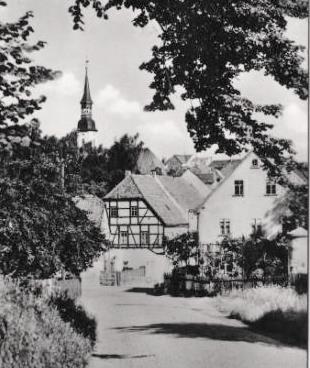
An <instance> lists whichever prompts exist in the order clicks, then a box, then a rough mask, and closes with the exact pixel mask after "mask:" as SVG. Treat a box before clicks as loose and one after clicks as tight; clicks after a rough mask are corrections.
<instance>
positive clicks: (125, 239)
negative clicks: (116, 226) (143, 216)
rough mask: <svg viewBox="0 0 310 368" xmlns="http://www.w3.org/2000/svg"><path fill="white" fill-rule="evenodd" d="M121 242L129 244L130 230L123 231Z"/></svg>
mask: <svg viewBox="0 0 310 368" xmlns="http://www.w3.org/2000/svg"><path fill="white" fill-rule="evenodd" d="M120 243H121V244H127V243H128V232H127V231H121V234H120Z"/></svg>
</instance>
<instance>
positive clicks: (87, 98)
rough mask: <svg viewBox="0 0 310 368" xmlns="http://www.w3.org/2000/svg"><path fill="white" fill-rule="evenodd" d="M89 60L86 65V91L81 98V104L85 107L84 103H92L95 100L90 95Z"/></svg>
mask: <svg viewBox="0 0 310 368" xmlns="http://www.w3.org/2000/svg"><path fill="white" fill-rule="evenodd" d="M87 64H88V60H87V61H86V65H85V82H84V93H83V97H82V99H81V105H82V108H83V105H84V106H85V105H92V104H93V101H92V99H91V97H90V89H89V81H88V66H87Z"/></svg>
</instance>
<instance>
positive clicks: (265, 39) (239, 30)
mask: <svg viewBox="0 0 310 368" xmlns="http://www.w3.org/2000/svg"><path fill="white" fill-rule="evenodd" d="M72 3H73V4H74V5H72V6H71V7H70V8H69V11H70V12H71V14H72V15H73V21H74V28H75V29H78V28H82V25H83V8H86V7H87V6H90V5H91V6H92V7H93V8H94V10H95V12H96V14H97V16H98V17H103V18H105V19H107V18H108V16H107V14H108V12H109V11H110V10H111V9H118V10H120V9H122V8H128V9H132V10H133V12H134V18H133V24H134V26H136V27H145V26H146V25H148V24H149V23H152V22H156V23H157V24H158V25H159V27H160V32H159V35H158V38H159V40H160V42H161V43H160V44H159V45H155V46H153V48H152V58H151V60H149V61H148V62H144V63H143V64H142V65H141V67H140V68H141V69H142V70H146V71H148V72H150V73H152V74H154V79H153V81H152V83H151V85H150V88H152V89H154V91H155V92H154V96H153V100H152V102H151V103H150V104H149V105H148V106H147V107H146V109H147V110H149V111H154V110H167V109H173V108H174V105H173V103H172V100H171V96H172V95H173V94H174V93H175V92H176V91H177V87H181V88H182V90H183V91H184V92H183V93H182V94H181V97H182V99H183V100H185V101H188V102H189V103H190V108H189V109H188V111H187V112H186V116H185V119H186V122H187V127H188V131H189V133H190V135H191V137H192V139H193V141H194V144H195V147H196V149H197V150H198V151H201V150H204V149H206V148H208V147H210V146H211V145H212V144H217V145H218V152H225V153H227V154H228V155H233V154H236V153H239V152H241V151H243V150H246V149H248V148H249V146H251V147H253V148H254V151H255V152H256V153H257V154H258V155H259V156H260V157H261V158H262V159H263V162H264V164H265V166H266V167H268V168H269V170H270V171H272V172H273V173H275V174H278V175H280V170H279V165H281V164H283V163H285V161H286V159H287V157H288V156H290V155H292V154H293V150H292V148H291V143H290V142H289V141H288V140H286V139H278V138H275V137H272V136H271V135H270V129H271V128H272V125H271V124H267V123H266V122H265V121H263V119H260V118H258V116H261V115H265V116H273V117H278V116H279V115H280V113H281V105H279V104H274V105H268V104H267V105H258V104H255V103H254V102H253V101H251V100H249V99H248V98H245V97H243V96H242V95H241V92H240V90H239V89H238V88H237V87H236V85H235V84H234V81H235V80H236V78H237V77H239V76H240V75H241V74H242V73H244V72H249V71H252V70H255V71H263V72H264V74H265V75H266V76H271V77H273V78H274V80H275V81H277V82H278V83H279V84H280V85H282V86H285V87H286V88H289V89H291V90H293V91H294V92H295V93H296V94H297V95H298V96H299V97H300V98H301V99H306V98H307V96H308V82H307V73H306V71H305V70H304V69H303V68H302V62H303V60H304V57H303V54H302V52H303V50H304V49H303V47H301V46H299V45H296V44H295V43H294V42H293V41H292V40H290V39H288V38H287V36H286V34H285V31H286V27H287V17H288V16H290V17H295V18H301V19H302V18H306V17H307V16H308V1H306V0H298V1H292V0H277V1H274V0H256V1H251V2H249V1H246V0H234V1H226V0H215V1H203V0H200V1H197V0H185V1H184V0H182V1H181V0H152V1H141V0H108V1H106V2H103V1H95V0H72ZM258 113H259V115H258ZM269 159H273V160H272V161H270V160H269Z"/></svg>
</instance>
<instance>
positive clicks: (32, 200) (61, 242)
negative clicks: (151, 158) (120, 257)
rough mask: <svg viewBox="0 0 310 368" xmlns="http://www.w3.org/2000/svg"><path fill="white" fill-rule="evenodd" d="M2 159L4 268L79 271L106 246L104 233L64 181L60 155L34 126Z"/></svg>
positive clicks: (39, 273)
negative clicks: (26, 140) (24, 141)
mask: <svg viewBox="0 0 310 368" xmlns="http://www.w3.org/2000/svg"><path fill="white" fill-rule="evenodd" d="M27 135H28V136H30V139H31V142H30V144H29V146H27V147H23V146H17V145H16V146H14V147H13V148H12V151H11V156H10V157H9V158H8V159H4V160H2V162H1V165H0V173H1V179H0V192H1V200H0V202H1V206H0V272H1V273H4V274H6V275H10V276H12V277H21V276H30V275H31V276H33V277H35V278H49V277H52V276H54V275H55V274H56V273H57V272H59V271H67V272H69V273H71V274H75V275H78V274H79V273H80V272H81V271H83V270H85V269H86V268H88V267H89V266H90V265H91V264H92V262H93V260H94V259H95V258H96V257H97V256H99V255H100V254H101V252H102V250H103V249H102V245H103V243H104V237H103V235H102V234H101V233H100V230H99V229H98V228H96V227H95V225H94V224H92V223H91V222H90V221H89V220H88V218H87V215H86V213H85V212H84V211H82V210H80V209H78V208H77V207H76V205H75V202H74V201H73V200H72V194H73V193H70V194H68V193H67V192H66V191H65V188H64V186H63V183H62V173H61V165H62V158H61V156H59V154H58V150H57V145H55V148H54V149H52V148H51V146H52V140H53V139H47V138H41V136H40V131H39V130H38V128H37V127H33V129H32V132H28V133H27Z"/></svg>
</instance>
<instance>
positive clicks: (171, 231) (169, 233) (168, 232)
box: [165, 226, 189, 239]
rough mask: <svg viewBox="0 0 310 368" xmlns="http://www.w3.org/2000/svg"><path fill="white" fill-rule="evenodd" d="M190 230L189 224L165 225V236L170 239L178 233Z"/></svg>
mask: <svg viewBox="0 0 310 368" xmlns="http://www.w3.org/2000/svg"><path fill="white" fill-rule="evenodd" d="M188 231H189V227H188V226H176V227H165V236H166V237H167V238H168V239H172V238H175V237H176V236H178V235H181V234H184V233H187V232H188Z"/></svg>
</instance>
